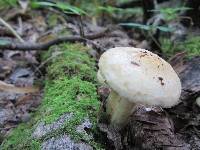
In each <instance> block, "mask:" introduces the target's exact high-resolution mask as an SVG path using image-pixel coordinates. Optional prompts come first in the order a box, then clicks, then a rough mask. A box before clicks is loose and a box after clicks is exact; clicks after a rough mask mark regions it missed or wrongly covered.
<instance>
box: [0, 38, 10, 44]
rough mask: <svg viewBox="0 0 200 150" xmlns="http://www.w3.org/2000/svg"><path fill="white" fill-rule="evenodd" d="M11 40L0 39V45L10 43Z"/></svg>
mask: <svg viewBox="0 0 200 150" xmlns="http://www.w3.org/2000/svg"><path fill="white" fill-rule="evenodd" d="M10 43H11V42H10V41H8V40H4V39H0V45H7V44H10Z"/></svg>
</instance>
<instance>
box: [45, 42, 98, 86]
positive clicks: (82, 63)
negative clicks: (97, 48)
mask: <svg viewBox="0 0 200 150" xmlns="http://www.w3.org/2000/svg"><path fill="white" fill-rule="evenodd" d="M58 49H59V52H61V53H57V51H58ZM55 51H56V52H55ZM87 51H88V48H86V47H83V46H82V45H80V44H75V45H71V44H62V45H60V46H59V48H58V47H52V48H51V49H50V51H49V52H48V53H47V54H46V55H45V56H44V57H43V59H44V60H47V59H51V60H52V61H51V63H50V65H49V66H48V67H47V72H48V77H49V78H50V79H51V80H52V79H57V78H63V77H68V78H71V77H74V76H76V77H78V78H80V79H82V80H87V81H92V82H93V81H94V82H96V79H95V76H96V72H95V64H94V60H92V59H91V58H90V59H89V58H88V55H87V54H85V53H86V52H87ZM72 60H73V61H72ZM91 60H92V61H91ZM91 70H92V71H91Z"/></svg>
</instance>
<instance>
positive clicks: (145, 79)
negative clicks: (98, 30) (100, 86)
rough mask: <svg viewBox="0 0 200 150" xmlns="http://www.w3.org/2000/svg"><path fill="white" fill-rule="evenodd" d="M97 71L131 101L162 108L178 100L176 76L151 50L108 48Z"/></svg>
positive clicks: (178, 88) (178, 80) (179, 86)
mask: <svg viewBox="0 0 200 150" xmlns="http://www.w3.org/2000/svg"><path fill="white" fill-rule="evenodd" d="M98 74H100V75H101V77H102V78H104V79H105V82H106V83H107V84H108V85H109V86H110V87H111V88H112V89H113V90H114V91H115V92H117V93H118V94H119V95H120V96H122V97H124V98H126V99H128V100H129V101H130V102H134V103H141V104H144V105H151V106H162V107H172V106H174V105H176V104H177V103H178V102H179V97H180V94H181V82H180V79H179V77H178V76H177V74H176V72H175V71H174V70H173V68H172V67H171V65H170V64H169V63H167V62H166V61H165V60H163V59H162V58H160V57H159V56H158V55H156V54H154V53H152V52H150V51H147V50H144V49H139V48H133V47H116V48H112V49H109V50H108V51H106V52H105V53H103V54H102V56H101V58H100V60H99V73H98ZM102 80H103V79H102Z"/></svg>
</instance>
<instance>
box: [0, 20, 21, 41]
mask: <svg viewBox="0 0 200 150" xmlns="http://www.w3.org/2000/svg"><path fill="white" fill-rule="evenodd" d="M0 22H1V23H2V24H3V25H4V26H6V27H7V28H8V29H9V30H10V31H11V32H12V33H13V35H14V36H15V37H16V38H18V39H19V41H20V42H22V43H23V42H24V40H23V39H22V38H21V37H20V36H19V35H18V33H17V32H16V31H15V30H14V29H13V28H12V27H11V26H10V25H9V24H8V23H7V22H5V21H4V20H3V19H2V18H1V17H0Z"/></svg>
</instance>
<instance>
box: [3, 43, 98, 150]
mask: <svg viewBox="0 0 200 150" xmlns="http://www.w3.org/2000/svg"><path fill="white" fill-rule="evenodd" d="M87 52H88V48H87V47H84V46H83V45H81V44H68V43H66V44H61V45H57V46H53V47H51V48H50V49H49V51H48V52H46V53H45V54H42V60H44V61H46V62H47V63H46V65H47V66H46V80H45V86H44V96H43V100H42V103H41V105H40V107H39V108H38V110H37V111H36V112H35V113H33V114H32V119H31V121H30V122H28V123H23V124H20V125H19V126H18V127H17V128H15V129H13V131H12V132H11V133H10V134H9V136H8V137H7V138H6V139H5V140H4V141H3V143H2V145H1V149H3V150H8V149H12V150H15V149H16V150H19V149H23V150H26V149H27V150H30V149H33V150H38V149H70V148H72V149H74V148H75V149H101V146H100V144H98V143H97V142H96V141H95V138H94V137H95V135H94V133H95V132H96V116H97V111H98V108H99V104H100V103H99V102H98V96H97V89H96V88H97V82H96V68H95V60H94V59H93V58H91V57H90V56H89V55H88V54H87Z"/></svg>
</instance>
